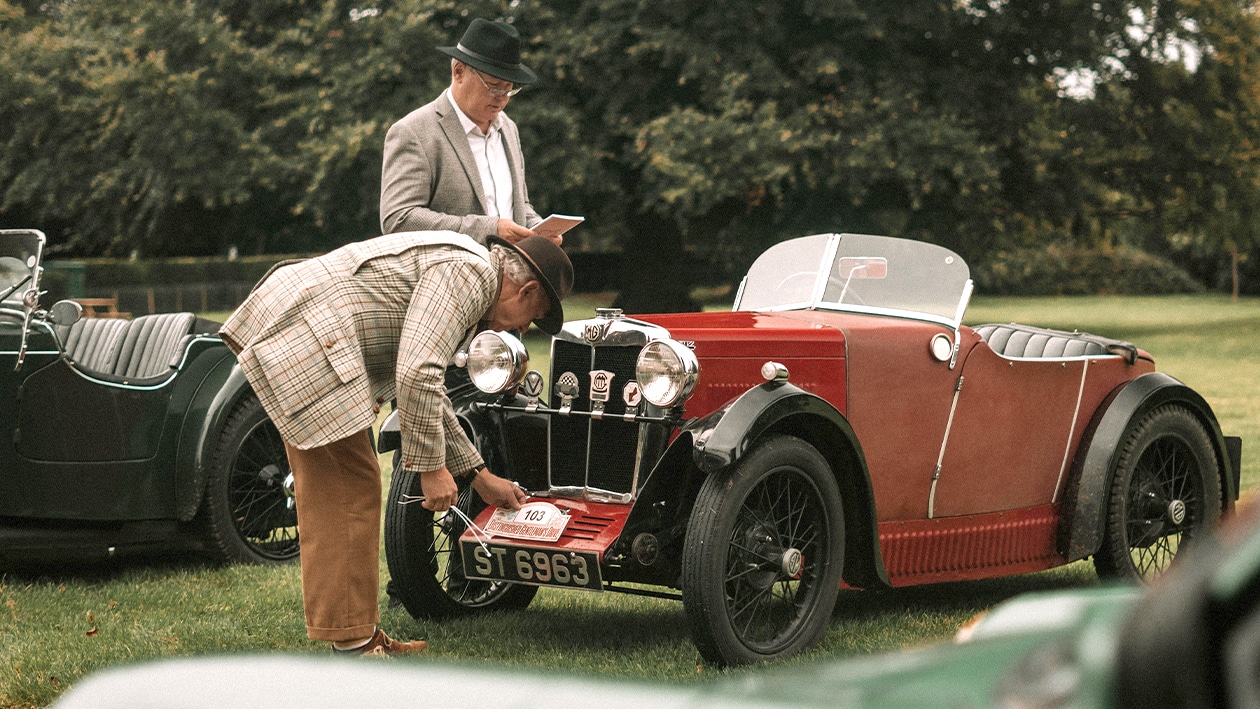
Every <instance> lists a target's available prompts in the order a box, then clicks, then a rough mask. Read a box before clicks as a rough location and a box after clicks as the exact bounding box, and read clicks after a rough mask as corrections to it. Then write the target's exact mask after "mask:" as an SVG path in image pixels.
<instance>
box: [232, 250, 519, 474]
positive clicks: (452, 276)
mask: <svg viewBox="0 0 1260 709" xmlns="http://www.w3.org/2000/svg"><path fill="white" fill-rule="evenodd" d="M489 259H490V257H489V253H488V252H487V250H486V248H485V247H484V246H482V245H480V244H478V243H476V242H475V241H473V240H472V239H471V238H469V237H468V236H465V235H463V234H456V233H454V232H403V233H399V234H389V235H387V236H380V237H376V238H374V239H367V240H365V241H360V242H355V243H353V244H349V245H346V246H343V247H341V248H339V249H336V250H334V251H331V252H329V253H327V254H324V255H323V256H320V257H317V258H313V259H309V260H306V261H302V262H299V263H295V264H290V265H286V266H282V267H280V268H277V269H275V270H274V271H272V272H271V273H270V274H269V275H268V276H267V277H266V278H264V279H263V281H262V283H260V284H259V285H258V287H257V288H255V289H254V291H253V292H252V293H251V294H250V295H249V297H248V298H247V299H246V300H245V302H244V303H242V304H241V306H240V307H238V308H237V309H236V311H235V312H233V313H232V315H231V316H230V317H228V320H227V322H226V323H224V325H223V328H222V329H221V330H220V334H221V335H222V336H223V339H224V341H225V342H226V343H227V344H228V347H229V348H231V349H232V350H233V351H234V352H236V354H237V360H238V361H239V363H240V367H241V370H242V372H243V373H244V374H245V377H246V378H247V379H248V380H249V382H250V384H251V385H253V388H254V392H255V393H257V394H258V398H259V400H260V401H261V402H262V405H263V408H264V409H265V410H266V411H267V414H268V416H270V417H271V420H272V421H273V422H274V423H275V425H276V428H278V429H279V430H280V435H281V436H282V437H283V438H284V439H285V440H286V441H287V442H289V443H290V444H291V445H293V446H296V447H297V448H299V449H303V450H305V449H310V448H314V447H316V446H321V445H325V444H328V443H332V442H334V441H337V440H341V439H343V438H346V437H347V436H350V435H352V434H355V433H358V432H360V431H363V430H364V429H366V428H369V427H370V426H371V425H372V424H373V423H374V422H375V420H376V414H377V411H379V407H380V405H381V404H382V403H384V402H386V401H388V400H390V399H391V398H394V397H395V396H396V397H397V399H398V404H397V405H398V409H399V416H400V421H401V426H402V443H403V450H402V453H403V459H402V465H403V467H404V468H406V469H407V470H413V471H427V470H436V469H438V468H440V467H442V466H443V465H445V466H446V467H447V468H448V469H449V470H450V471H451V472H452V473H453V474H456V475H458V474H460V473H463V472H465V471H467V470H471V469H472V468H473V467H475V466H477V465H479V464H480V463H481V462H482V461H481V457H480V455H479V454H478V453H477V452H476V449H475V448H474V447H473V446H472V444H471V443H470V442H469V441H468V438H467V436H466V435H465V434H464V432H463V430H462V429H461V428H460V426H459V423H458V421H457V420H456V418H455V414H454V411H453V410H452V409H451V403H450V400H449V399H447V398H446V387H445V380H444V372H445V370H446V366H447V364H448V363H449V362H450V360H451V358H452V357H453V356H454V355H455V352H456V350H457V348H458V347H459V345H460V344H461V343H462V342H463V341H464V339H466V337H467V335H468V334H470V332H471V331H472V330H473V328H475V327H476V325H477V323H478V321H479V320H481V319H482V317H483V316H484V315H485V314H486V312H487V311H488V310H489V309H490V307H491V306H492V305H493V304H494V302H495V300H496V299H497V298H498V292H499V274H498V272H497V271H496V270H495V268H494V267H493V266H492V265H491V264H490V260H489Z"/></svg>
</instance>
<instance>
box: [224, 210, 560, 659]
mask: <svg viewBox="0 0 1260 709" xmlns="http://www.w3.org/2000/svg"><path fill="white" fill-rule="evenodd" d="M572 287H573V265H572V264H571V263H570V262H569V258H568V256H566V255H565V253H564V251H562V250H561V249H560V247H559V246H557V245H556V244H555V243H553V242H552V241H550V240H548V239H544V238H543V237H540V236H533V237H526V238H525V239H522V240H521V241H519V242H517V243H515V244H509V243H508V242H507V241H504V240H501V239H499V238H497V237H491V238H490V249H489V250H487V248H486V247H485V246H483V245H481V244H478V243H477V242H475V241H473V240H472V239H471V238H470V237H468V236H465V235H463V234H456V233H454V232H449V231H446V232H404V233H399V234H389V235H387V236H380V237H376V238H374V239H368V240H365V241H359V242H355V243H352V244H348V245H346V246H343V247H341V248H339V249H336V250H335V251H331V252H329V253H327V254H325V255H323V256H320V257H318V258H313V259H310V260H307V261H302V262H299V263H295V264H290V265H285V266H282V267H280V268H277V269H275V270H274V271H273V272H271V273H269V274H268V275H267V277H266V278H264V279H263V281H262V283H260V284H259V285H258V287H257V288H255V289H254V291H253V292H252V293H250V295H249V297H248V298H247V299H246V300H245V302H244V303H242V304H241V306H240V307H239V308H237V309H236V311H235V312H233V313H232V315H231V316H230V317H229V318H228V320H227V322H226V323H225V324H224V325H223V328H222V329H221V330H220V335H221V336H222V338H223V341H224V342H225V343H226V344H227V345H228V347H229V348H230V349H231V350H232V351H233V352H234V353H235V354H236V355H237V360H238V361H239V363H240V367H241V371H242V372H243V373H244V374H245V377H246V378H247V379H248V380H249V383H250V384H251V385H252V386H253V389H254V392H255V393H256V394H257V395H258V399H259V401H261V402H262V405H263V408H264V409H265V410H266V411H267V415H268V416H270V417H271V420H272V421H273V422H274V423H275V425H276V428H277V429H279V431H280V436H281V438H283V439H284V443H285V452H286V453H287V455H288V458H289V465H290V468H291V469H292V471H293V480H294V491H295V494H296V497H297V500H296V501H297V511H298V527H299V529H300V530H301V535H302V555H301V559H302V602H303V606H304V608H305V612H306V632H307V636H308V637H310V638H311V639H312V640H328V641H332V643H333V648H334V649H335V650H339V651H344V652H356V653H370V654H377V655H392V654H400V653H409V652H420V651H422V650H424V649H425V647H426V644H425V643H424V642H423V641H416V642H410V643H405V642H397V641H394V640H391V639H390V638H389V637H388V636H387V635H385V633H384V632H382V631H381V630H380V629H379V628H377V627H376V623H377V621H378V620H379V618H380V610H379V607H378V604H377V595H378V589H379V582H380V578H379V562H378V558H379V549H380V527H381V474H380V468H379V467H378V465H377V462H376V451H375V450H374V449H373V446H372V440H371V427H372V424H373V423H375V421H376V416H377V413H378V412H379V411H380V406H381V404H382V403H384V402H386V401H389V400H390V399H392V398H395V397H397V408H398V410H399V412H400V419H401V433H402V460H401V465H402V466H403V468H405V469H407V470H412V471H417V472H418V473H419V475H420V480H421V488H422V490H423V492H424V497H425V500H424V502H423V505H424V507H426V508H428V509H430V510H435V511H441V510H445V509H447V508H448V507H450V506H451V505H453V504H455V501H456V497H457V495H458V487H457V484H456V482H455V476H463V477H470V478H471V482H472V487H473V489H474V490H476V491H477V493H478V494H480V495H481V497H482V499H484V500H485V501H486V503H487V504H489V505H493V506H496V507H508V508H512V509H519V508H520V506H521V503H522V502H523V501H524V500H525V493H524V491H522V490H521V489H520V488H519V487H517V486H516V485H515V484H514V483H512V482H511V481H508V480H505V479H503V478H501V477H499V476H497V475H494V474H492V473H490V472H489V471H488V470H486V468H485V465H484V463H483V461H482V459H481V456H480V455H479V454H478V453H477V450H476V448H475V447H474V446H473V445H472V443H471V442H469V440H468V437H467V435H465V433H464V431H463V429H462V428H461V427H460V425H459V422H458V421H457V420H456V418H455V413H454V411H453V410H452V408H451V402H450V400H449V399H448V398H447V397H446V387H445V384H444V378H443V374H444V371H445V369H446V366H447V363H448V362H450V360H451V358H452V357H454V355H455V353H456V350H457V349H458V348H459V347H460V345H461V343H462V342H464V341H466V340H467V339H468V337H469V336H470V335H471V334H472V333H473V332H474V331H475V330H476V329H477V328H478V325H479V324H483V325H485V326H487V327H489V328H492V329H495V330H524V329H526V328H528V327H529V324H530V323H531V322H533V323H535V324H537V325H538V326H539V327H540V328H542V329H543V330H545V331H547V332H549V333H555V332H556V331H558V330H559V329H560V325H561V324H562V323H563V321H564V311H563V309H562V307H561V304H560V301H561V299H563V298H564V297H565V296H567V295H568V294H569V291H570V290H572Z"/></svg>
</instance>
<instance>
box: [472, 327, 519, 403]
mask: <svg viewBox="0 0 1260 709" xmlns="http://www.w3.org/2000/svg"><path fill="white" fill-rule="evenodd" d="M528 367H529V352H527V351H526V350H525V345H524V344H523V343H522V342H521V341H520V340H519V339H517V338H516V336H515V335H510V334H508V333H506V332H496V331H494V330H486V331H485V332H482V333H481V334H479V335H477V336H476V337H474V338H473V341H472V344H470V345H469V346H468V376H469V377H470V378H471V379H472V382H473V384H475V385H476V386H477V388H478V389H480V390H482V391H484V392H486V393H487V394H500V393H503V392H505V391H507V390H509V389H511V388H512V387H514V386H516V385H517V384H520V382H521V379H522V378H523V377H524V376H525V370H526V369H527V368H528Z"/></svg>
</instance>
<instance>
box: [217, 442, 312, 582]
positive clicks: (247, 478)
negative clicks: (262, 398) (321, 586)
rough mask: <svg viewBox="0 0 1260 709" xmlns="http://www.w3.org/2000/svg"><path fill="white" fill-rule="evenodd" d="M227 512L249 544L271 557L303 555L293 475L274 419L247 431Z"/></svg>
mask: <svg viewBox="0 0 1260 709" xmlns="http://www.w3.org/2000/svg"><path fill="white" fill-rule="evenodd" d="M227 496H228V508H229V509H230V510H231V514H232V520H233V522H234V524H235V525H236V530H237V532H238V533H239V534H240V535H241V539H242V540H244V542H245V544H246V545H248V546H249V547H250V548H251V549H253V550H254V551H255V552H256V553H258V554H259V555H260V556H264V557H266V558H268V559H276V560H280V559H291V558H293V557H295V556H297V553H298V522H297V505H296V503H295V500H294V497H293V474H292V473H291V472H290V471H289V462H288V459H287V457H286V456H285V452H284V442H283V441H282V440H281V438H280V432H279V431H277V430H276V427H275V426H274V425H273V424H272V423H271V421H269V420H265V421H259V422H257V423H255V424H254V426H252V427H251V428H250V429H249V431H248V432H246V434H245V437H244V440H242V441H241V445H240V447H239V448H238V449H237V454H236V460H235V461H234V462H233V464H232V472H231V473H230V475H229V476H228V483H227Z"/></svg>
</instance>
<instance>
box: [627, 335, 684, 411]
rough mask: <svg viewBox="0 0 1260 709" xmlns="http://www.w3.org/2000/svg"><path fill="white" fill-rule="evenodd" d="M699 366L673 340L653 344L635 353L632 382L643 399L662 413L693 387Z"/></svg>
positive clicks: (678, 401) (675, 404) (674, 404)
mask: <svg viewBox="0 0 1260 709" xmlns="http://www.w3.org/2000/svg"><path fill="white" fill-rule="evenodd" d="M699 373H700V362H699V361H698V360H697V359H696V354H695V353H694V352H692V351H691V350H690V349H688V348H687V347H686V346H685V345H683V344H682V343H680V342H677V341H675V340H654V341H652V342H650V343H648V345H647V346H646V347H644V348H643V349H642V350H641V351H640V352H639V359H638V361H637V362H636V363H635V379H637V380H638V382H639V390H640V391H642V392H643V398H645V399H647V400H648V401H650V402H651V403H652V404H653V405H655V406H659V407H660V408H662V409H668V408H671V407H673V406H677V405H678V404H681V403H682V402H683V401H685V400H686V399H687V397H688V396H689V395H690V394H691V390H692V389H694V388H695V386H696V378H697V377H698V376H699Z"/></svg>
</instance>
